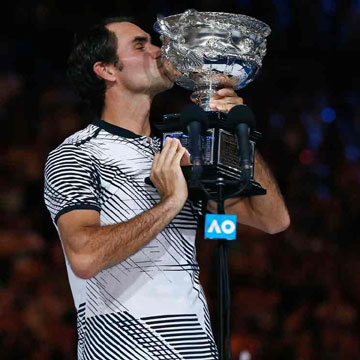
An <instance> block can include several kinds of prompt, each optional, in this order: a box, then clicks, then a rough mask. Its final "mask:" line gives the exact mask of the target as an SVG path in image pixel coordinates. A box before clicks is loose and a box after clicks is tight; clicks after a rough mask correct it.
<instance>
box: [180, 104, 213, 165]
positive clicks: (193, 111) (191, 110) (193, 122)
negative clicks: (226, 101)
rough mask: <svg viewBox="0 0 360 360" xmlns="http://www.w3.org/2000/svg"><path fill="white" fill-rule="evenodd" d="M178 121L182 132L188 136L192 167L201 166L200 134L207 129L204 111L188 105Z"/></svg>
mask: <svg viewBox="0 0 360 360" xmlns="http://www.w3.org/2000/svg"><path fill="white" fill-rule="evenodd" d="M180 119H181V123H182V126H183V128H184V132H185V133H187V134H188V135H189V148H190V149H189V150H190V154H191V161H192V163H193V165H201V158H202V156H201V134H202V132H203V131H204V130H206V129H207V128H208V127H209V125H208V123H209V122H208V117H207V115H206V111H205V110H203V109H202V108H201V107H199V106H196V105H190V106H187V107H186V108H185V109H184V110H183V111H182V113H181V115H180Z"/></svg>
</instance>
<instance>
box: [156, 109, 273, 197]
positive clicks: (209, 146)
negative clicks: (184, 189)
mask: <svg viewBox="0 0 360 360" xmlns="http://www.w3.org/2000/svg"><path fill="white" fill-rule="evenodd" d="M207 116H208V119H209V129H207V130H205V131H203V135H202V136H201V153H202V159H201V166H195V165H189V166H182V170H183V173H184V176H185V179H186V181H187V184H188V188H189V197H190V198H191V199H194V200H195V199H204V198H208V199H210V198H211V199H216V194H217V189H218V184H219V182H222V184H223V185H224V187H223V188H224V191H223V192H224V194H223V196H224V199H227V198H230V197H242V196H246V197H248V196H255V195H264V194H266V190H265V189H264V188H263V187H262V186H261V185H260V184H259V183H257V182H256V181H255V180H254V179H253V177H254V166H253V164H254V153H255V142H256V140H257V139H258V138H260V136H261V134H260V133H259V132H257V131H251V132H250V136H249V139H250V140H249V142H250V152H251V159H252V160H251V168H250V178H246V174H245V173H244V170H243V169H242V168H241V166H240V164H241V159H240V157H239V152H238V143H237V139H236V137H235V136H234V135H233V134H232V133H231V131H232V129H231V127H230V126H229V123H228V121H227V115H226V113H223V112H219V111H207ZM181 126H182V125H181V121H180V114H168V115H164V121H163V123H161V124H154V127H155V128H156V129H157V130H158V131H160V132H161V133H162V143H164V142H165V139H166V138H167V137H168V136H170V137H173V138H177V139H179V141H180V142H181V144H182V146H184V147H185V148H186V149H188V150H189V136H188V135H187V133H186V129H183V128H182V127H181ZM190 155H191V154H190ZM240 190H241V191H240Z"/></svg>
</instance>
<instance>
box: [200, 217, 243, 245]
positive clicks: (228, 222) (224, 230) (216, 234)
mask: <svg viewBox="0 0 360 360" xmlns="http://www.w3.org/2000/svg"><path fill="white" fill-rule="evenodd" d="M205 238H207V239H228V240H234V239H236V215H218V214H206V217H205Z"/></svg>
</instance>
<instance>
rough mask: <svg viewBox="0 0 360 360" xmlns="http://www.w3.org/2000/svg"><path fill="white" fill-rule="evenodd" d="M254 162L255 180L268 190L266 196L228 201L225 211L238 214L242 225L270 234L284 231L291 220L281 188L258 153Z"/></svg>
mask: <svg viewBox="0 0 360 360" xmlns="http://www.w3.org/2000/svg"><path fill="white" fill-rule="evenodd" d="M254 162H255V163H254V167H255V170H254V180H256V181H257V182H258V183H260V184H261V185H262V186H263V187H264V188H265V189H266V195H261V196H251V197H247V198H241V199H229V200H226V201H225V210H226V212H227V213H229V214H230V213H231V214H236V215H237V216H238V222H239V223H241V224H244V225H248V226H252V227H255V228H257V229H260V230H263V231H265V232H268V233H277V232H280V231H283V230H285V229H286V228H287V227H288V226H289V223H290V218H289V214H288V211H287V208H286V205H285V203H284V199H283V197H282V195H281V193H280V190H279V187H278V185H277V183H276V180H275V178H274V176H273V175H272V173H271V171H270V169H269V167H268V166H267V165H266V163H265V161H264V160H263V159H262V157H261V155H260V154H259V153H258V152H256V153H255V160H254ZM213 205H214V204H212V207H213ZM210 210H213V209H212V208H210ZM214 210H216V209H214Z"/></svg>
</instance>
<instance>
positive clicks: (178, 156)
mask: <svg viewBox="0 0 360 360" xmlns="http://www.w3.org/2000/svg"><path fill="white" fill-rule="evenodd" d="M186 151H187V150H186V149H185V148H184V147H181V148H180V149H179V150H178V151H177V152H176V154H175V156H174V158H173V161H172V164H173V165H175V166H180V161H181V159H182V157H183V156H184V154H185V152H186Z"/></svg>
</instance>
